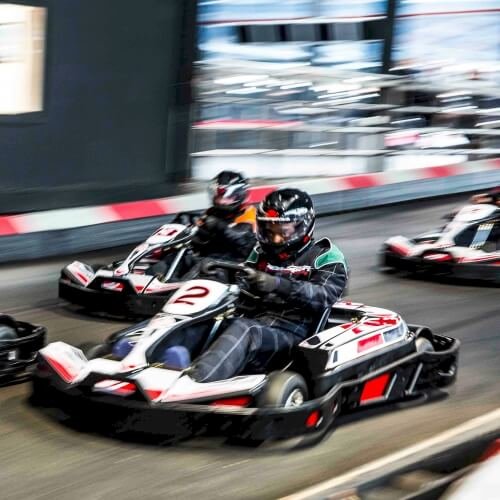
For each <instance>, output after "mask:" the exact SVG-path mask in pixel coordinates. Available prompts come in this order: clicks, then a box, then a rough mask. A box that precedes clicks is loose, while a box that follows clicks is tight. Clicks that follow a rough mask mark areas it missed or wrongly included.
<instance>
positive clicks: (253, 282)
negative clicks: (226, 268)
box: [246, 271, 280, 293]
mask: <svg viewBox="0 0 500 500" xmlns="http://www.w3.org/2000/svg"><path fill="white" fill-rule="evenodd" d="M246 281H247V282H248V284H249V285H250V286H251V287H252V288H254V289H255V290H257V291H259V292H261V293H272V292H274V291H275V290H276V289H277V288H278V286H279V284H280V279H279V278H277V277H276V276H273V275H272V274H267V273H263V272H261V271H255V272H254V273H252V274H251V275H249V276H247V278H246Z"/></svg>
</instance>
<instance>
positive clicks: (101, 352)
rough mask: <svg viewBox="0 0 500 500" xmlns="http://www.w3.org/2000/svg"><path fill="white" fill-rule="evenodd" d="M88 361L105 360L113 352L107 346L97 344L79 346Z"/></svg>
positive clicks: (90, 343) (87, 343)
mask: <svg viewBox="0 0 500 500" xmlns="http://www.w3.org/2000/svg"><path fill="white" fill-rule="evenodd" d="M78 349H80V350H81V351H82V352H83V354H85V357H86V358H87V359H96V358H103V357H104V356H107V355H108V354H110V352H111V350H110V348H109V346H108V345H107V344H98V343H97V342H85V343H83V344H80V345H79V346H78Z"/></svg>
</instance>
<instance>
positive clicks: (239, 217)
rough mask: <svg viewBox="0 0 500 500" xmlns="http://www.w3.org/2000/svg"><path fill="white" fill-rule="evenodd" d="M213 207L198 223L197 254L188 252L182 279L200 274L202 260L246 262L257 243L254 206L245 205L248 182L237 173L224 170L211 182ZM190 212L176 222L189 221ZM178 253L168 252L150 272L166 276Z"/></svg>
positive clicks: (180, 271)
mask: <svg viewBox="0 0 500 500" xmlns="http://www.w3.org/2000/svg"><path fill="white" fill-rule="evenodd" d="M208 190H209V195H210V198H211V200H212V206H211V207H210V208H208V209H207V210H206V211H205V213H204V214H203V215H202V216H201V217H200V218H199V219H198V221H197V222H196V226H197V227H198V228H197V231H196V233H195V234H194V236H193V238H192V240H191V247H192V249H193V251H194V252H195V254H197V255H193V254H188V255H187V256H186V257H185V258H184V259H183V260H182V262H181V264H180V266H179V269H178V271H177V274H176V275H177V276H178V277H179V279H182V280H186V279H190V278H193V277H194V276H196V275H198V274H199V266H200V259H199V258H197V257H201V258H205V257H210V258H212V259H221V260H232V261H237V262H242V261H244V260H245V259H246V258H247V257H248V256H249V254H250V252H251V251H252V248H253V247H254V245H255V226H256V221H255V216H256V210H255V207H254V206H253V205H248V206H245V204H246V201H247V198H248V182H247V180H246V179H245V178H244V177H243V176H242V175H241V174H239V173H237V172H230V171H224V172H221V173H220V174H219V175H217V177H215V178H214V179H213V180H212V182H211V183H210V185H209V189H208ZM186 218H189V215H188V214H185V213H183V214H179V215H178V216H177V218H176V219H175V220H174V222H180V223H182V224H186V223H187V221H186ZM174 258H175V254H170V253H169V254H167V255H166V256H165V258H163V259H162V260H161V261H160V262H158V263H156V264H154V265H153V266H151V268H150V269H149V270H148V271H147V272H146V274H150V275H165V274H166V272H167V269H168V267H169V266H170V265H171V264H172V262H173V260H174Z"/></svg>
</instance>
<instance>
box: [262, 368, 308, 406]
mask: <svg viewBox="0 0 500 500" xmlns="http://www.w3.org/2000/svg"><path fill="white" fill-rule="evenodd" d="M307 397H308V391H307V384H306V382H305V380H304V378H303V377H302V376H301V375H299V374H298V373H294V372H292V371H284V372H272V373H271V374H270V375H269V377H268V381H267V384H266V386H265V387H264V390H263V391H262V393H261V394H260V395H259V397H258V398H257V403H258V406H259V407H272V406H274V407H288V406H289V407H292V406H299V405H301V404H302V403H303V402H305V401H307ZM291 399H294V400H295V401H292V400H291Z"/></svg>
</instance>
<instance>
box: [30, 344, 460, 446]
mask: <svg viewBox="0 0 500 500" xmlns="http://www.w3.org/2000/svg"><path fill="white" fill-rule="evenodd" d="M433 339H434V340H433V343H434V345H435V348H436V352H423V353H415V352H414V353H411V354H410V355H408V356H405V357H404V358H401V359H398V360H396V361H394V362H392V363H389V364H387V365H385V366H382V367H380V368H378V369H376V370H373V371H372V372H370V373H368V374H364V375H359V374H358V377H357V378H355V379H352V380H347V381H343V382H340V383H338V384H336V385H334V386H333V387H332V386H330V388H329V390H328V392H326V394H324V395H323V396H320V397H318V398H316V399H313V400H311V401H307V402H306V403H305V404H303V405H301V406H298V407H292V408H281V407H276V408H275V407H272V408H257V407H249V408H238V407H228V406H212V405H210V404H209V403H205V404H200V403H198V404H195V403H151V402H149V401H147V399H146V398H145V397H144V396H143V395H142V393H141V391H137V393H136V394H135V395H134V396H127V397H122V396H116V395H109V394H99V393H95V392H92V387H93V385H94V383H95V382H96V381H97V380H99V379H103V378H104V376H102V377H100V378H99V377H97V378H95V377H94V378H92V379H90V380H88V381H87V382H86V383H82V384H81V385H76V386H74V385H73V386H72V385H68V384H65V383H63V382H62V381H61V380H60V379H59V378H58V377H57V376H55V375H47V374H46V373H45V374H41V373H40V372H35V376H34V379H33V400H34V401H35V402H36V403H37V404H39V405H40V406H45V407H54V408H58V409H60V410H62V411H63V412H64V413H65V414H69V415H76V416H77V417H78V419H79V420H81V421H83V422H85V423H86V424H87V425H90V426H92V427H94V426H96V427H97V428H105V429H107V430H112V431H114V432H133V433H141V434H148V435H150V436H151V435H155V436H156V435H157V436H162V437H165V438H167V439H174V440H175V439H183V438H187V437H191V436H193V435H197V434H206V433H208V434H210V433H215V434H219V435H221V434H222V435H224V436H227V437H234V438H241V439H249V440H256V441H264V440H281V439H289V438H294V437H300V436H302V437H304V436H307V435H317V434H321V433H323V432H326V431H327V430H328V429H329V428H330V427H331V426H332V424H333V422H334V420H335V418H336V417H337V415H338V414H339V413H340V412H349V411H352V410H355V409H359V408H360V407H363V406H364V405H365V404H366V401H365V402H363V400H362V399H363V388H364V387H365V385H366V384H368V383H369V382H370V381H373V379H375V378H377V377H380V376H387V375H388V374H389V375H390V378H391V379H393V382H394V383H391V384H390V388H388V389H387V394H384V395H383V396H382V397H380V398H377V399H375V400H371V401H368V403H369V406H371V405H373V404H386V403H389V402H394V401H402V400H405V399H409V398H414V397H416V396H419V395H421V394H422V393H425V392H426V391H427V390H429V389H433V388H440V387H445V386H448V385H450V384H452V383H453V382H454V381H455V378H456V367H457V357H458V350H459V342H458V341H457V340H455V339H452V338H449V337H441V336H438V335H434V337H433ZM105 378H110V376H109V375H107V376H106V377H105ZM112 378H113V379H115V378H117V377H116V376H113V377H112ZM118 380H124V381H125V380H127V379H126V378H123V379H118ZM388 387H389V386H388Z"/></svg>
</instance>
